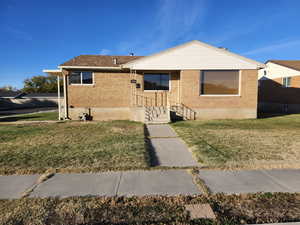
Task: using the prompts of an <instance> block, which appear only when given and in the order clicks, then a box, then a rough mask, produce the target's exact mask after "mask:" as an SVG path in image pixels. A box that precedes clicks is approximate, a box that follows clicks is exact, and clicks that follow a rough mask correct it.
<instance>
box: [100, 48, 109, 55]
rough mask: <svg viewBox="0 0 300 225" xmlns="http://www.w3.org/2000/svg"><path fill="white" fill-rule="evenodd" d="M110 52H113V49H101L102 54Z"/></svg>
mask: <svg viewBox="0 0 300 225" xmlns="http://www.w3.org/2000/svg"><path fill="white" fill-rule="evenodd" d="M110 53H111V50H109V49H105V48H103V49H101V51H100V55H109V54H110Z"/></svg>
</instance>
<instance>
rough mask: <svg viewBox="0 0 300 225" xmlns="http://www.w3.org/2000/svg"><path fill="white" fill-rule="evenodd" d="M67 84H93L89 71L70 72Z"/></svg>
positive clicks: (91, 74)
mask: <svg viewBox="0 0 300 225" xmlns="http://www.w3.org/2000/svg"><path fill="white" fill-rule="evenodd" d="M69 84H93V73H92V72H89V71H85V72H79V71H74V72H71V74H70V76H69Z"/></svg>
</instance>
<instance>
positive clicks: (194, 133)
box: [172, 115, 300, 169]
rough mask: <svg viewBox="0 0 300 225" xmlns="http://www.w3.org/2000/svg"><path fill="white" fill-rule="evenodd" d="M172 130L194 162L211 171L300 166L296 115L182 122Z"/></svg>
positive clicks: (297, 117) (298, 124)
mask: <svg viewBox="0 0 300 225" xmlns="http://www.w3.org/2000/svg"><path fill="white" fill-rule="evenodd" d="M172 126H173V128H174V129H175V130H176V132H177V133H178V134H179V136H180V137H182V138H183V139H184V140H185V141H186V142H187V144H188V145H189V146H190V148H191V149H192V151H193V153H194V154H195V156H196V157H197V159H198V160H199V161H200V162H202V163H204V164H205V165H206V166H209V167H212V168H230V169H232V168H252V167H253V168H260V167H262V166H264V168H268V166H270V167H272V166H275V167H276V166H278V167H283V168H285V167H287V168H289V167H290V168H298V167H299V165H300V151H299V149H300V148H299V146H300V141H299V140H300V139H299V138H300V116H299V115H289V116H282V117H274V118H265V119H241V120H203V121H182V122H177V123H174V124H172ZM283 148H284V151H283ZM297 165H298V166H297Z"/></svg>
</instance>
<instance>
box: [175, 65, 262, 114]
mask: <svg viewBox="0 0 300 225" xmlns="http://www.w3.org/2000/svg"><path fill="white" fill-rule="evenodd" d="M180 76H181V80H180V83H181V90H180V93H181V101H182V103H183V104H185V105H186V106H188V107H190V108H192V109H194V110H195V111H197V112H198V113H197V117H198V118H201V116H202V117H205V118H223V117H224V118H230V117H232V118H249V117H250V118H252V117H256V109H257V70H242V71H241V76H240V78H241V80H240V84H241V85H240V96H201V95H200V79H201V78H200V71H199V70H184V71H181V75H180Z"/></svg>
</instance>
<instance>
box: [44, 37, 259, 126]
mask: <svg viewBox="0 0 300 225" xmlns="http://www.w3.org/2000/svg"><path fill="white" fill-rule="evenodd" d="M263 67H264V65H263V64H261V63H259V62H256V61H253V60H251V59H248V58H245V57H242V56H240V55H237V54H234V53H231V52H230V51H228V50H227V49H224V48H216V47H213V46H211V45H208V44H205V43H203V42H200V41H191V42H187V43H185V44H182V45H179V46H176V47H174V48H170V49H167V50H164V51H161V52H158V53H156V54H153V55H150V56H108V55H80V56H77V57H75V58H73V59H71V60H69V61H67V62H65V63H63V64H61V65H60V66H59V67H58V68H59V69H58V70H44V72H46V73H48V74H52V75H57V76H58V77H62V79H63V82H64V104H63V105H62V106H60V108H64V109H63V110H62V113H60V117H63V118H69V119H75V120H76V119H78V118H79V116H80V115H81V114H82V113H87V114H89V115H90V116H91V117H92V118H93V119H94V120H115V119H124V120H125V119H126V120H127V119H129V120H135V121H142V122H168V121H169V120H170V118H182V119H213V118H256V115H257V74H258V69H260V68H263ZM58 80H59V79H58Z"/></svg>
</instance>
